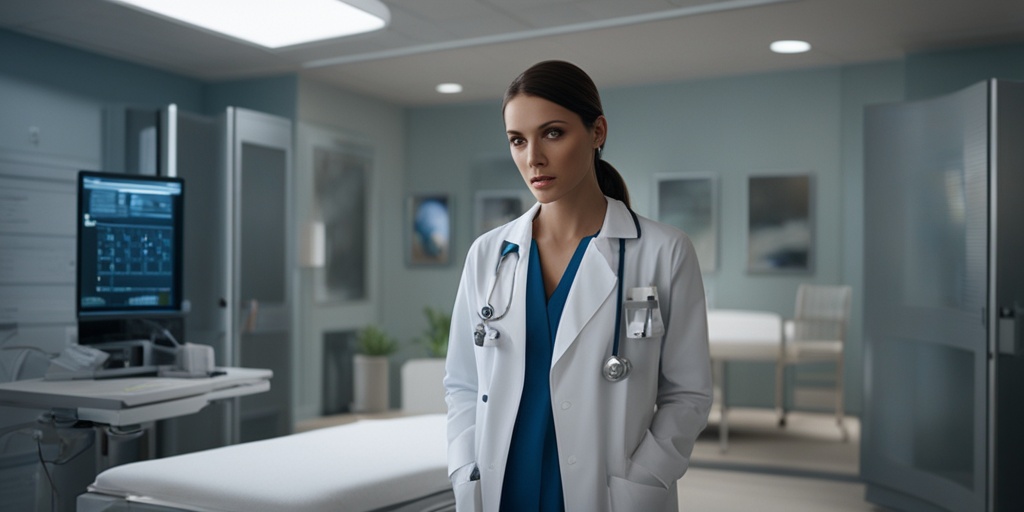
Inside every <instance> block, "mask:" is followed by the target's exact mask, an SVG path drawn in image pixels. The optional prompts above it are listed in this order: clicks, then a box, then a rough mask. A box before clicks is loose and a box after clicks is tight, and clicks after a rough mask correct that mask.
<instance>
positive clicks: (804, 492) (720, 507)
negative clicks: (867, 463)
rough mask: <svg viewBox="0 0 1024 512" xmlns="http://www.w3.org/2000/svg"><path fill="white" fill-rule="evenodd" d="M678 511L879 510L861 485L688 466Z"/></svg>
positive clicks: (820, 511)
mask: <svg viewBox="0 0 1024 512" xmlns="http://www.w3.org/2000/svg"><path fill="white" fill-rule="evenodd" d="M679 510H680V512H747V511H756V512H881V511H882V509H881V508H876V507H874V506H873V505H871V504H870V503H867V502H866V501H864V485H863V484H860V483H857V482H849V481H837V480H826V479H821V478H806V477H803V478H801V477H789V476H777V475H768V474H761V473H752V472H746V471H726V470H718V469H703V468H699V467H698V468H691V469H690V470H689V471H688V472H687V473H686V475H685V476H684V477H683V478H682V479H681V480H680V481H679Z"/></svg>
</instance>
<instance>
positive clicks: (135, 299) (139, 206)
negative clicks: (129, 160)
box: [76, 171, 184, 324]
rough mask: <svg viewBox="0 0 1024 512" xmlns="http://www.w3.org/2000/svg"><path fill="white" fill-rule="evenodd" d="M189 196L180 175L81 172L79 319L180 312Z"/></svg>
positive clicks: (78, 263)
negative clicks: (186, 213)
mask: <svg viewBox="0 0 1024 512" xmlns="http://www.w3.org/2000/svg"><path fill="white" fill-rule="evenodd" d="M183 199H184V182H183V181H182V180H181V179H180V178H169V177H159V176H142V175H134V174H113V173H102V172H92V171H81V172H79V174H78V219H77V224H78V249H77V250H78V259H77V272H76V275H77V279H76V288H77V296H76V310H77V313H78V319H79V322H80V324H81V322H83V321H88V320H92V319H95V320H100V319H121V318H127V317H154V316H160V315H180V313H181V309H182V258H183V251H182V225H183V217H184V209H183Z"/></svg>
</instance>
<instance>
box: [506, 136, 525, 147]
mask: <svg viewBox="0 0 1024 512" xmlns="http://www.w3.org/2000/svg"><path fill="white" fill-rule="evenodd" d="M524 142H526V141H524V140H523V138H522V137H512V138H510V139H508V143H509V144H511V145H513V146H522V145H523V143H524Z"/></svg>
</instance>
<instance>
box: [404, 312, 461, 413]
mask: <svg viewBox="0 0 1024 512" xmlns="http://www.w3.org/2000/svg"><path fill="white" fill-rule="evenodd" d="M423 313H424V315H425V316H426V317H427V328H426V329H425V330H424V331H423V336H422V337H421V338H418V339H417V340H416V341H417V343H419V344H420V345H423V346H425V347H426V349H427V355H428V357H422V358H415V359H409V360H408V361H406V362H405V364H403V365H402V410H403V411H405V412H407V413H438V412H445V411H446V410H447V407H446V406H445V403H444V385H443V383H442V381H443V380H444V363H445V360H444V358H445V356H446V355H447V354H448V332H449V331H450V330H451V325H452V317H451V315H449V314H448V313H444V312H441V311H438V310H435V309H433V308H431V307H426V308H424V309H423Z"/></svg>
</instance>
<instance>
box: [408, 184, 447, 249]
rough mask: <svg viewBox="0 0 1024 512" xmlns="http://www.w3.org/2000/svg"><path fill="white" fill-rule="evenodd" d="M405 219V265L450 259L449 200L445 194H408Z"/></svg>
mask: <svg viewBox="0 0 1024 512" xmlns="http://www.w3.org/2000/svg"><path fill="white" fill-rule="evenodd" d="M406 210H407V219H406V240H407V244H406V246H407V252H406V262H407V263H408V264H409V265H413V266H415V265H447V264H448V263H449V262H450V261H451V231H452V217H451V202H450V200H449V197H448V195H447V194H414V195H412V196H410V197H409V200H408V206H407V208H406Z"/></svg>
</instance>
